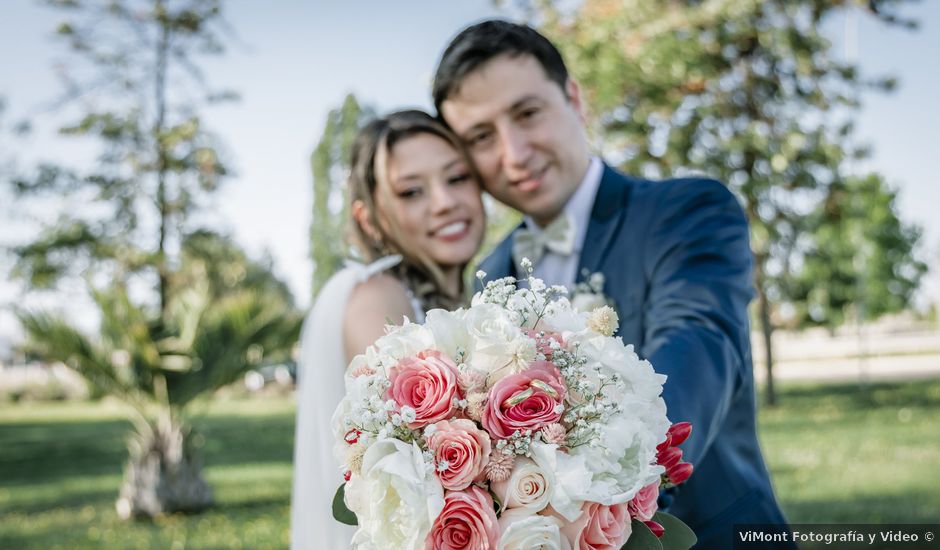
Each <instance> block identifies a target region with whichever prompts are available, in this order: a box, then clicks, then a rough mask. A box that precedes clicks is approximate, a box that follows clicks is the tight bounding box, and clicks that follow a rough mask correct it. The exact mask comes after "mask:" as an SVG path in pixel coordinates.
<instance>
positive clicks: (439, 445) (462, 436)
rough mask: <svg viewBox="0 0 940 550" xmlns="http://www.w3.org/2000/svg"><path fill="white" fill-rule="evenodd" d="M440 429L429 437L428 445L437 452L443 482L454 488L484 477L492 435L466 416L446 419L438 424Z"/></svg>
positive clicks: (436, 457)
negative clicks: (442, 466)
mask: <svg viewBox="0 0 940 550" xmlns="http://www.w3.org/2000/svg"><path fill="white" fill-rule="evenodd" d="M434 427H435V428H436V430H435V431H434V433H433V434H431V436H430V437H428V449H429V450H430V451H431V452H433V453H434V463H435V464H436V465H441V464H446V465H445V466H444V468H443V469H440V468H438V470H437V477H438V478H439V479H440V480H441V485H443V486H444V488H445V489H449V490H451V491H459V490H461V489H466V488H467V486H469V485H470V484H471V483H473V482H474V481H475V480H477V479H478V478H480V477H481V476H482V473H483V467H484V466H486V463H487V462H488V461H489V459H490V450H491V449H490V436H488V435H487V434H486V432H484V431H483V430H481V429H479V428H477V425H476V423H474V422H473V421H472V420H467V419H465V418H461V419H457V420H450V421H447V420H442V421H440V422H438V423H436V424H434Z"/></svg>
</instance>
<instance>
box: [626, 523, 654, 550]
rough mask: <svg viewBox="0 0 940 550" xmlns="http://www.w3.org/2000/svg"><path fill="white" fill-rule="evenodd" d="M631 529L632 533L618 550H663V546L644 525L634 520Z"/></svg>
mask: <svg viewBox="0 0 940 550" xmlns="http://www.w3.org/2000/svg"><path fill="white" fill-rule="evenodd" d="M631 527H632V529H633V532H632V533H631V534H630V538H628V539H627V543H626V544H624V545H623V546H622V547H620V550H663V545H662V544H660V542H659V539H658V538H656V535H654V534H653V532H652V531H650V528H649V527H647V526H646V524H645V523H643V522H642V521H639V520H636V519H635V520H633V524H632V525H631Z"/></svg>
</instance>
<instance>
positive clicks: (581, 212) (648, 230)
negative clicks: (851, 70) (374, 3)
mask: <svg viewBox="0 0 940 550" xmlns="http://www.w3.org/2000/svg"><path fill="white" fill-rule="evenodd" d="M433 95H434V104H435V107H436V108H437V110H438V112H439V113H440V115H441V117H442V118H443V119H444V120H445V121H446V123H447V124H448V125H449V126H450V127H451V128H453V130H454V131H455V132H456V133H457V134H458V135H459V136H460V137H461V138H462V139H463V140H464V141H465V142H466V144H467V147H468V149H469V151H470V153H471V155H472V157H473V159H474V160H475V162H476V164H477V165H478V167H479V170H480V173H481V175H482V177H483V182H484V185H485V187H486V190H487V191H488V192H489V193H490V194H492V195H493V196H494V197H495V198H496V199H498V200H500V201H501V202H503V203H505V204H507V205H509V206H512V207H514V208H516V209H518V210H520V211H522V212H523V213H524V214H525V215H526V218H525V222H524V223H523V224H522V225H521V226H520V227H519V228H517V229H516V230H515V231H513V233H512V234H510V235H509V237H508V238H507V239H506V240H504V241H503V242H502V243H501V244H500V245H498V247H497V248H496V250H495V251H494V252H493V253H492V254H491V255H490V256H489V257H488V258H487V259H486V260H485V261H484V262H483V264H482V266H481V269H483V270H484V271H486V273H487V275H488V278H490V279H494V278H499V277H504V276H507V275H518V273H517V272H516V266H518V260H519V259H520V258H521V256H523V255H524V256H527V257H529V258H537V260H536V262H535V275H536V276H537V277H540V278H542V279H544V280H545V281H546V283H548V284H564V285H567V286H569V287H570V286H571V285H572V284H573V283H575V282H578V281H579V280H580V277H582V272H583V271H585V270H586V271H588V272H591V273H596V272H600V273H603V274H604V277H605V280H606V283H605V289H604V292H605V294H606V295H607V297H609V298H611V299H613V301H614V302H615V303H616V309H617V312H618V313H619V315H620V323H621V324H620V330H619V335H620V336H622V337H623V339H624V341H625V342H626V343H632V344H635V345H636V347H637V351H638V352H639V354H640V356H641V357H644V358H647V359H649V360H650V361H651V362H652V364H653V366H654V368H655V369H656V370H657V371H658V372H660V373H663V374H666V375H668V376H669V380H668V381H667V382H666V384H665V389H664V398H665V401H666V405H667V406H668V411H669V417H670V419H672V420H673V421H674V422H678V421H690V422H692V424H693V426H694V430H693V434H692V437H691V438H690V439H689V440H688V441H687V442H686V443H685V444H683V449H684V452H685V455H684V460H687V461H689V462H692V463H693V464H694V466H695V473H694V474H693V475H692V477H691V478H690V479H689V481H687V482H686V483H685V484H683V485H681V486H680V487H678V488H677V489H675V490H671V491H667V492H666V493H665V494H663V495H662V496H661V499H660V503H661V505H662V506H664V507H666V508H665V509H666V511H668V512H670V513H672V514H674V515H676V516H678V517H679V518H681V519H682V520H684V521H685V522H686V523H687V524H688V525H689V526H690V527H691V528H692V529H693V530H694V531H695V533H696V535H697V536H698V539H699V543H698V545H697V546H696V548H730V547H731V545H732V535H733V526H734V525H735V524H745V523H752V524H754V523H763V524H771V523H772V524H785V521H786V520H785V519H784V517H783V514H782V513H781V511H780V509H779V508H778V506H777V503H776V501H775V499H774V495H773V489H772V487H771V484H770V479H769V476H768V473H767V469H766V467H765V466H764V461H763V458H762V456H761V452H760V447H759V445H758V441H757V435H756V427H755V401H754V379H753V373H752V367H751V352H750V345H749V339H748V335H749V332H748V318H747V304H748V302H749V301H750V300H751V297H752V294H753V290H752V286H751V270H752V257H751V252H750V248H749V243H748V227H747V220H746V219H745V217H744V215H743V213H742V211H741V208H740V206H739V205H738V203H737V201H736V200H735V198H734V196H733V195H732V194H731V193H730V192H729V191H728V190H727V189H726V188H725V186H723V185H722V184H721V183H719V182H717V181H714V180H708V179H678V180H667V181H661V182H652V181H647V180H642V179H638V178H633V177H629V176H626V175H624V174H621V173H619V172H617V171H616V170H614V169H613V168H611V167H609V166H607V165H606V164H604V163H603V161H601V160H600V159H598V158H597V157H593V156H592V155H591V152H590V150H589V147H588V142H587V137H586V134H585V126H584V117H583V104H582V99H581V93H580V91H579V89H578V86H577V84H576V83H575V82H574V81H573V80H572V79H571V78H570V77H569V76H568V72H567V69H566V68H565V64H564V62H563V61H562V58H561V55H560V53H559V52H558V50H557V49H556V48H555V47H554V45H552V44H551V42H549V41H548V40H547V39H546V38H545V37H543V36H542V35H540V34H539V33H538V32H536V31H535V30H533V29H531V28H529V27H527V26H522V25H516V24H513V23H508V22H505V21H485V22H482V23H479V24H476V25H473V26H471V27H469V28H467V29H465V30H464V31H462V32H461V33H460V34H459V35H457V37H455V38H454V39H453V41H452V42H451V43H450V45H449V46H448V47H447V49H446V50H445V51H444V54H443V56H442V59H441V61H440V64H439V66H438V68H437V73H436V75H435V77H434V85H433ZM555 237H557V238H555ZM533 243H535V246H533ZM543 244H544V245H545V246H541V245H543ZM514 248H515V254H514ZM514 256H515V257H514Z"/></svg>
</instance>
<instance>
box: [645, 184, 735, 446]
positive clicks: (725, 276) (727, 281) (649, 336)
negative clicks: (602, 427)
mask: <svg viewBox="0 0 940 550" xmlns="http://www.w3.org/2000/svg"><path fill="white" fill-rule="evenodd" d="M661 185H663V186H664V187H663V188H662V189H661V190H660V192H659V193H658V195H659V201H658V205H657V209H656V210H655V214H654V216H653V218H654V223H653V224H651V227H650V233H649V238H648V239H646V241H645V246H646V249H645V251H644V254H643V256H642V257H643V258H644V260H645V264H644V269H645V270H646V276H647V280H648V281H650V286H649V288H648V295H647V299H646V301H645V306H644V312H643V314H644V327H645V338H644V342H645V345H644V346H643V349H642V352H643V355H644V356H645V357H646V358H648V359H649V360H650V361H651V362H652V363H653V367H654V368H655V369H656V371H657V372H660V373H663V374H666V375H668V377H669V379H668V380H667V382H666V384H665V388H664V391H663V396H664V398H665V400H666V405H667V407H668V414H669V418H670V420H672V421H673V422H681V421H689V422H692V424H693V437H691V438H690V439H689V441H688V442H687V443H685V444H684V445H683V449H684V456H685V460H687V461H689V462H692V463H693V464H695V463H696V462H699V461H700V460H701V458H702V457H703V455H704V454H705V453H706V451H707V450H708V448H709V446H710V445H711V444H712V442H713V441H714V439H715V436H716V435H717V434H718V433H719V431H720V430H721V428H722V426H723V425H724V424H725V420H726V417H727V413H728V410H729V404H730V403H731V401H732V399H733V397H734V394H735V392H736V391H737V390H738V389H739V388H740V387H741V381H742V380H743V377H745V376H752V374H751V373H750V372H746V371H745V369H750V368H751V367H750V361H749V360H746V358H748V357H749V354H750V351H749V349H750V348H749V341H748V338H749V327H748V320H747V304H748V302H750V300H751V298H752V296H753V286H752V265H753V262H752V255H751V250H750V245H749V240H748V226H747V219H746V218H745V216H744V213H743V212H742V210H741V207H740V205H739V204H738V202H737V200H736V199H735V198H734V196H733V195H732V194H731V193H730V191H728V189H727V188H725V186H723V185H722V184H721V183H719V182H717V181H714V180H702V179H698V180H674V181H670V182H664V183H662V184H661ZM746 388H747V391H752V389H751V385H750V384H748V385H746ZM737 420H742V421H745V422H749V421H753V419H736V421H737Z"/></svg>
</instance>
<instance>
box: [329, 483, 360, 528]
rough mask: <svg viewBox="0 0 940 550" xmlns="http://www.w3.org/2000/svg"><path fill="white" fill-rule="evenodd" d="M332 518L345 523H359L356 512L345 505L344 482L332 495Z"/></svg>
mask: <svg viewBox="0 0 940 550" xmlns="http://www.w3.org/2000/svg"><path fill="white" fill-rule="evenodd" d="M333 519H335V520H336V521H338V522H340V523H344V524H346V525H359V521H358V520H357V519H356V514H354V513H352V511H350V510H349V508H347V507H346V484H345V483H343V484H342V485H340V486H339V489H337V490H336V495H334V496H333Z"/></svg>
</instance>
